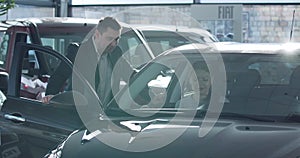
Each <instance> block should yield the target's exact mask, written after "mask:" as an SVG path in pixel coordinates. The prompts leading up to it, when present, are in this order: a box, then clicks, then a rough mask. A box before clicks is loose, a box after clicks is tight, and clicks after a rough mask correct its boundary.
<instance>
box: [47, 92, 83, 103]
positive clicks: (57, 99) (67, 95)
mask: <svg viewBox="0 0 300 158" xmlns="http://www.w3.org/2000/svg"><path fill="white" fill-rule="evenodd" d="M74 100H76V104H79V105H88V100H87V99H86V97H85V96H84V95H82V94H81V93H79V92H76V91H67V92H63V93H60V94H57V95H55V96H54V97H53V98H51V100H50V102H49V103H51V104H60V105H65V106H74V105H75V101H74Z"/></svg>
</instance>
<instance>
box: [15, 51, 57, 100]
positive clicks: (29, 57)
mask: <svg viewBox="0 0 300 158" xmlns="http://www.w3.org/2000/svg"><path fill="white" fill-rule="evenodd" d="M37 55H40V57H43V58H44V59H46V64H44V66H45V65H46V66H47V67H44V68H42V65H40V64H39V60H38V58H37ZM59 63H60V60H59V59H58V58H56V57H54V56H52V55H49V54H42V53H41V52H37V51H34V50H29V51H28V52H26V53H25V55H24V57H23V59H22V71H21V73H22V74H21V76H20V77H21V79H20V81H21V84H20V96H21V97H23V98H27V99H34V100H41V98H42V97H44V96H45V91H46V88H47V84H48V79H49V78H50V77H51V75H52V74H53V72H54V71H55V69H56V68H57V67H58V65H59ZM45 70H46V71H45ZM62 88H63V87H62Z"/></svg>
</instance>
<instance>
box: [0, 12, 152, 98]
mask: <svg viewBox="0 0 300 158" xmlns="http://www.w3.org/2000/svg"><path fill="white" fill-rule="evenodd" d="M97 23H98V19H83V18H57V17H56V18H55V17H45V18H26V19H17V20H8V21H3V22H1V23H0V38H1V47H0V51H1V53H0V71H5V72H7V73H10V69H11V66H12V60H13V51H14V49H15V46H16V43H17V42H18V41H20V40H21V41H23V42H27V43H33V44H38V45H43V46H47V47H48V48H50V49H53V50H56V51H57V52H59V53H60V54H63V55H65V54H66V50H67V48H68V46H69V44H71V43H73V42H76V43H80V42H81V41H82V40H83V39H84V38H85V37H86V36H87V35H88V33H89V32H90V31H91V30H92V29H93V28H94V27H95V26H96V25H97ZM121 24H122V27H123V31H122V38H121V39H120V44H119V46H120V47H121V49H122V50H123V51H124V52H126V54H125V56H126V58H127V60H128V61H129V62H130V63H131V64H132V65H133V66H134V67H139V66H140V65H142V64H145V63H146V62H147V61H149V60H150V59H152V58H153V57H154V55H153V54H152V52H151V50H150V48H149V47H148V45H147V44H146V42H145V40H144V39H143V38H142V36H141V35H140V34H139V32H138V31H137V30H136V29H135V28H132V27H131V26H129V25H127V24H125V23H121ZM21 34H22V35H24V37H23V36H22V38H24V39H17V38H19V35H21ZM137 46H138V47H139V54H136V52H129V51H128V50H132V47H137ZM58 63H59V61H57V60H55V59H52V58H50V59H47V58H45V57H41V56H40V55H39V54H38V55H36V54H35V52H33V51H31V52H29V53H28V54H27V55H26V60H25V59H24V63H23V64H24V65H23V70H22V72H23V73H22V79H21V81H22V85H21V87H22V93H21V96H24V97H27V98H31V99H36V97H37V96H38V95H39V94H40V93H41V92H44V91H45V88H46V86H47V84H46V81H47V78H48V77H49V76H50V75H51V74H52V73H53V72H54V70H55V69H56V66H57V65H58ZM2 91H5V90H3V89H2Z"/></svg>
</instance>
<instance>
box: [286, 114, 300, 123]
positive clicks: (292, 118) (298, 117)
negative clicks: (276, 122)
mask: <svg viewBox="0 0 300 158" xmlns="http://www.w3.org/2000/svg"><path fill="white" fill-rule="evenodd" d="M284 121H288V122H300V113H290V114H288V115H287V116H286V117H285V118H284Z"/></svg>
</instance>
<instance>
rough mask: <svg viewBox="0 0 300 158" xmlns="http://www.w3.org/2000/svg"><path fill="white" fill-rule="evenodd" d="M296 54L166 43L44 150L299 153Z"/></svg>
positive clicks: (76, 153)
mask: <svg viewBox="0 0 300 158" xmlns="http://www.w3.org/2000/svg"><path fill="white" fill-rule="evenodd" d="M245 45H246V44H245ZM245 45H244V46H245ZM258 45H259V44H257V46H258ZM262 45H264V44H262ZM232 48H234V47H232ZM299 55H300V49H298V48H297V49H293V50H292V49H275V50H273V51H270V50H267V51H265V52H263V51H260V50H255V49H253V50H252V51H251V49H248V50H247V51H243V49H239V50H238V49H234V50H233V51H230V50H229V49H226V50H222V49H221V48H219V49H218V48H217V47H215V46H213V47H211V46H210V45H208V44H190V45H184V46H180V47H178V48H175V49H171V50H169V51H166V52H165V53H163V54H161V55H159V56H158V57H157V58H156V59H154V60H152V61H151V62H149V63H148V64H147V65H146V66H145V67H144V68H143V69H142V70H141V71H140V72H138V73H137V74H136V75H135V76H134V78H133V79H132V82H131V84H130V85H127V87H125V88H124V89H123V90H122V91H121V92H120V93H119V94H118V95H117V96H116V97H115V100H114V101H112V102H111V103H110V105H109V106H108V107H107V108H106V109H105V115H104V114H103V113H102V114H101V115H100V116H101V117H100V118H98V117H97V118H95V119H94V120H93V121H94V124H92V125H93V126H90V124H85V126H86V127H85V128H83V129H79V130H76V131H74V132H73V133H72V134H71V135H69V137H68V138H67V139H66V140H65V141H64V142H62V143H61V144H60V145H58V147H57V148H56V149H54V150H52V151H51V152H50V153H49V154H48V155H46V156H45V157H47V158H52V157H55V158H69V157H70V158H76V157H96V156H99V155H100V156H103V157H108V156H109V157H120V156H122V157H131V158H133V157H145V158H147V157H149V158H150V157H175V158H176V157H178V158H182V157H186V156H187V155H189V157H243V158H252V157H263V158H274V157H278V158H279V157H280V158H282V157H297V156H298V155H299V154H300V145H299V143H298V142H299V141H298V140H299V130H300V119H299V112H300V108H299V105H300V101H299V96H300V93H299V90H300V89H299V88H300V87H299V85H300V56H299ZM192 83H196V84H192ZM102 116H103V117H102ZM96 125H97V126H96Z"/></svg>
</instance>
